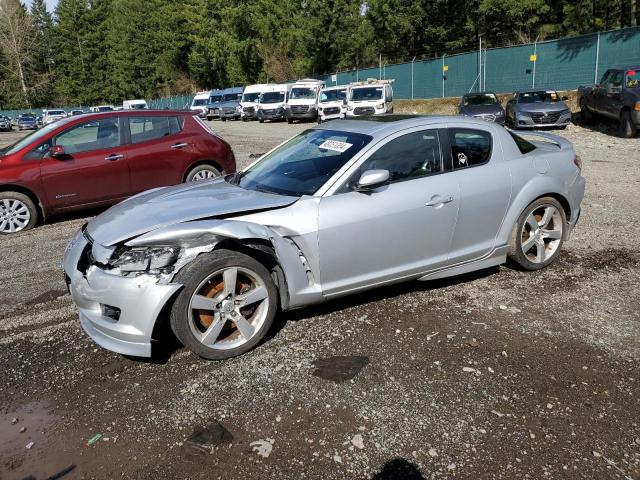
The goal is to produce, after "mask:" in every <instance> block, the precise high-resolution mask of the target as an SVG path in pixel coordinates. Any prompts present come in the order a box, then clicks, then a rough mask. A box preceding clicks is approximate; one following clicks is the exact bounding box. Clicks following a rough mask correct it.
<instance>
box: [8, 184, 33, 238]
mask: <svg viewBox="0 0 640 480" xmlns="http://www.w3.org/2000/svg"><path fill="white" fill-rule="evenodd" d="M36 223H38V209H37V207H36V206H35V204H34V203H33V201H32V200H31V199H30V198H29V197H28V196H27V195H25V194H24V193H20V192H0V235H12V234H14V233H18V232H22V231H25V230H31V229H32V228H33V227H34V226H35V225H36Z"/></svg>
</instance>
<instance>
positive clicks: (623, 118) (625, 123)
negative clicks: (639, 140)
mask: <svg viewBox="0 0 640 480" xmlns="http://www.w3.org/2000/svg"><path fill="white" fill-rule="evenodd" d="M636 133H637V132H636V126H635V125H634V123H633V119H632V118H631V112H628V111H624V112H622V114H621V115H620V130H619V134H620V136H621V137H622V138H633V137H635V136H636Z"/></svg>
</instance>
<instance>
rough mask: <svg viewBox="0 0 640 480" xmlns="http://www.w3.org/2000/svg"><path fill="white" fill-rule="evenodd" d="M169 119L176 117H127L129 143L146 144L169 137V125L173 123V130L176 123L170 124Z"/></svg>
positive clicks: (174, 121)
mask: <svg viewBox="0 0 640 480" xmlns="http://www.w3.org/2000/svg"><path fill="white" fill-rule="evenodd" d="M170 118H174V119H175V118H176V117H156V116H153V117H129V130H130V131H131V143H142V142H147V141H149V140H156V139H158V138H162V137H166V136H167V135H170V134H171V133H172V131H171V130H172V129H171V127H170V125H169V124H170V123H173V124H174V126H173V128H174V129H175V128H176V125H175V124H176V123H177V122H176V120H173V121H171V122H170ZM178 131H180V130H179V129H178Z"/></svg>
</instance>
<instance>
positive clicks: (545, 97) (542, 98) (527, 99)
mask: <svg viewBox="0 0 640 480" xmlns="http://www.w3.org/2000/svg"><path fill="white" fill-rule="evenodd" d="M558 100H559V98H558V94H557V93H556V92H554V91H552V90H549V91H545V90H540V91H539V92H523V93H520V94H519V95H518V103H548V102H557V101H558Z"/></svg>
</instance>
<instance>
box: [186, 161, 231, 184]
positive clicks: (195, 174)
mask: <svg viewBox="0 0 640 480" xmlns="http://www.w3.org/2000/svg"><path fill="white" fill-rule="evenodd" d="M220 175H222V174H221V173H220V170H218V169H217V168H216V167H214V166H213V165H210V164H208V163H205V164H202V165H198V166H197V167H194V168H192V169H191V170H189V172H188V173H187V175H186V176H185V180H184V181H185V183H188V182H198V181H200V180H211V179H212V178H215V177H219V176H220Z"/></svg>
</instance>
